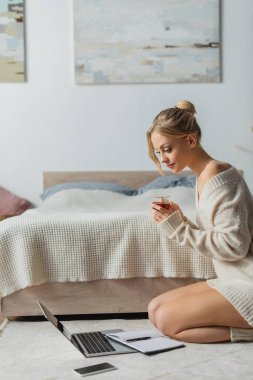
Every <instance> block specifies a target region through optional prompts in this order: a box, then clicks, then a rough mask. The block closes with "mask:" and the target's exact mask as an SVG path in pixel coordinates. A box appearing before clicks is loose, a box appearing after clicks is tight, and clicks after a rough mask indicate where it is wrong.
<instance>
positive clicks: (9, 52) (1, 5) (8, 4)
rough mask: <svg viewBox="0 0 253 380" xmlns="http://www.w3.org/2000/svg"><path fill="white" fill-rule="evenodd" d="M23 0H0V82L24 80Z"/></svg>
mask: <svg viewBox="0 0 253 380" xmlns="http://www.w3.org/2000/svg"><path fill="white" fill-rule="evenodd" d="M24 8H25V0H0V82H24V81H25V80H26V76H25V30H24V18H25V17H24V15H25V12H24Z"/></svg>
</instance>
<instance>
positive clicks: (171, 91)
mask: <svg viewBox="0 0 253 380" xmlns="http://www.w3.org/2000/svg"><path fill="white" fill-rule="evenodd" d="M222 8H223V9H222V60H223V64H222V67H223V80H222V82H221V83H218V84H163V85H161V84H153V85H147V84H146V85H140V84H136V85H101V86H100V85H93V86H92V85H91V86H84V85H83V86H77V85H75V82H74V57H73V52H74V46H73V17H72V1H71V0H26V36H27V73H28V79H27V82H26V83H24V84H13V83H12V84H11V83H5V84H4V83H0V144H1V148H0V184H1V185H2V186H5V187H7V188H8V189H10V190H12V191H14V192H15V193H17V194H19V195H21V196H24V197H27V198H28V199H30V200H31V201H33V202H35V203H37V202H38V200H39V197H38V196H39V194H40V192H41V191H42V172H43V171H46V170H59V171H60V170H121V169H122V170H135V169H136V170H142V169H145V170H149V169H153V168H154V167H153V164H152V163H151V162H150V161H149V159H148V157H147V155H146V140H145V133H146V130H147V128H148V127H149V126H150V123H151V121H152V119H153V117H154V116H155V115H156V114H157V113H158V112H159V111H160V110H161V109H163V108H167V107H170V106H173V105H175V103H176V102H177V101H178V100H180V99H182V98H183V99H189V100H191V101H192V102H194V103H195V105H196V108H197V111H198V115H199V119H198V120H199V123H200V125H201V127H202V131H203V140H202V143H203V145H204V147H205V148H206V149H207V150H208V151H209V153H210V154H211V155H213V156H215V157H216V158H217V159H220V160H225V161H227V162H230V163H232V164H233V165H235V166H236V167H238V168H240V169H242V170H244V173H245V177H246V180H247V182H248V184H249V185H250V188H251V189H252V191H253V173H252V167H253V165H252V164H253V155H252V154H250V153H247V152H244V151H241V150H238V149H236V148H235V147H234V145H235V144H238V145H242V146H244V147H245V148H248V149H252V145H253V144H252V142H253V133H252V132H251V131H250V129H251V127H252V126H253V23H252V20H253V1H252V0H224V1H223V6H222Z"/></svg>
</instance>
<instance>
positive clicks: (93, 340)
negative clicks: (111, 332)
mask: <svg viewBox="0 0 253 380" xmlns="http://www.w3.org/2000/svg"><path fill="white" fill-rule="evenodd" d="M75 336H77V337H78V338H79V339H80V342H82V344H83V346H84V347H85V349H86V350H87V352H88V353H89V354H93V353H94V354H95V353H98V352H113V351H116V350H115V348H114V347H113V346H112V345H111V343H110V342H109V341H108V340H107V339H106V337H105V336H104V335H103V334H102V333H101V332H100V331H96V332H90V333H82V334H75Z"/></svg>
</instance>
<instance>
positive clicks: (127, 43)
mask: <svg viewBox="0 0 253 380" xmlns="http://www.w3.org/2000/svg"><path fill="white" fill-rule="evenodd" d="M73 1H74V38H75V78H76V83H78V84H103V83H104V84H111V83H192V82H193V83H194V82H195V83H198V82H219V81H220V25H219V21H220V14H219V13H220V1H219V0H155V1H154V0H145V1H144V0H130V1H126V0H117V1H115V0H73Z"/></svg>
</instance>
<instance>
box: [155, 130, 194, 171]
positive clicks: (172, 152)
mask: <svg viewBox="0 0 253 380" xmlns="http://www.w3.org/2000/svg"><path fill="white" fill-rule="evenodd" d="M189 137H190V136H187V137H180V138H174V137H169V136H164V135H161V134H159V133H157V132H153V133H152V135H151V142H152V144H153V147H154V153H155V155H156V157H157V158H158V160H159V161H160V162H161V163H162V164H164V165H166V166H167V168H169V169H170V170H171V171H172V172H173V173H179V172H180V171H181V170H183V169H184V168H185V167H186V166H188V165H189V163H190V160H191V152H192V149H191V142H190V138H189Z"/></svg>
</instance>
